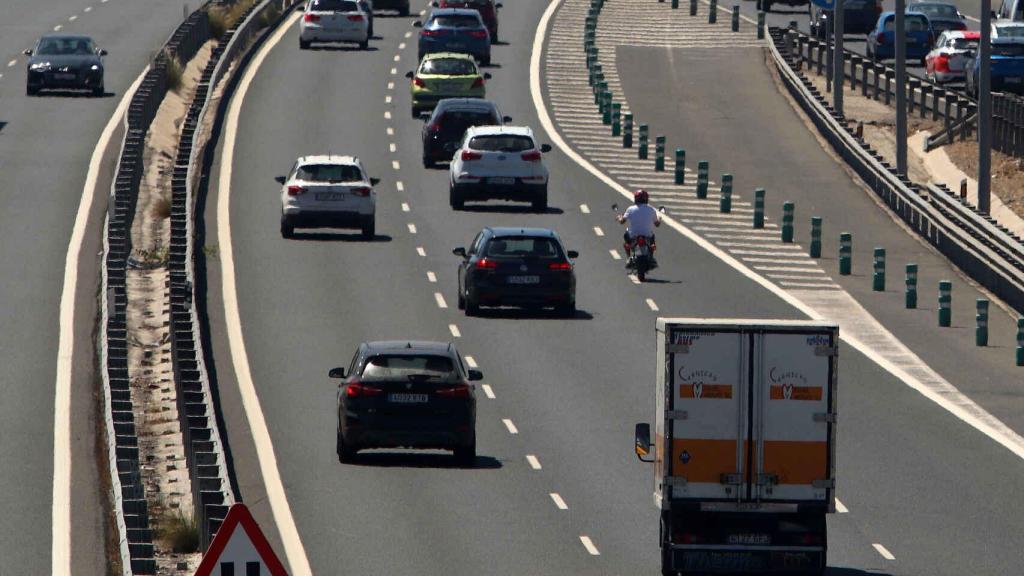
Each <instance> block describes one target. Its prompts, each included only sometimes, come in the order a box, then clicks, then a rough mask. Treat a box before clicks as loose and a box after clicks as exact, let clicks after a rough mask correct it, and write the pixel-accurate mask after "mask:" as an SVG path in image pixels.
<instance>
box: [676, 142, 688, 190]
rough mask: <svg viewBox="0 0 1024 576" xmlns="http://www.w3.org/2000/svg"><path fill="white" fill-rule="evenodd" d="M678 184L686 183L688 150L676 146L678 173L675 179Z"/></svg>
mask: <svg viewBox="0 0 1024 576" xmlns="http://www.w3.org/2000/svg"><path fill="white" fill-rule="evenodd" d="M674 182H675V183H676V184H680V185H682V184H685V183H686V150H683V149H682V148H676V173H675V180H674Z"/></svg>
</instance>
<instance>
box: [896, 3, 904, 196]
mask: <svg viewBox="0 0 1024 576" xmlns="http://www.w3.org/2000/svg"><path fill="white" fill-rule="evenodd" d="M906 4H907V3H906V0H896V30H895V33H896V38H894V39H893V41H894V42H895V45H896V171H897V172H898V173H900V174H901V175H903V176H906V175H907V30H906V22H905V19H904V17H903V16H904V13H905V12H906V11H907V6H906Z"/></svg>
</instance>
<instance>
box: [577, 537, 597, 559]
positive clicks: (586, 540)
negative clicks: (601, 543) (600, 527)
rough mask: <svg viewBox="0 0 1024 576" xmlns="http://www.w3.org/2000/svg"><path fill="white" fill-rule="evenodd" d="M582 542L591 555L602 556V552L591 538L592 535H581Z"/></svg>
mask: <svg viewBox="0 0 1024 576" xmlns="http://www.w3.org/2000/svg"><path fill="white" fill-rule="evenodd" d="M580 542H582V543H583V547H584V548H586V549H587V552H590V555H591V556H600V555H601V552H600V551H599V550H598V549H597V546H594V542H593V541H592V540H591V539H590V536H580Z"/></svg>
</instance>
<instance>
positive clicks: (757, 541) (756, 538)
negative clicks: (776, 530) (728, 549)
mask: <svg viewBox="0 0 1024 576" xmlns="http://www.w3.org/2000/svg"><path fill="white" fill-rule="evenodd" d="M771 542H772V539H771V536H769V535H768V534H730V535H729V544H747V545H752V546H767V545H768V544H771Z"/></svg>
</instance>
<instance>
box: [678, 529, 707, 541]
mask: <svg viewBox="0 0 1024 576" xmlns="http://www.w3.org/2000/svg"><path fill="white" fill-rule="evenodd" d="M679 539H680V540H681V541H682V543H683V544H700V543H701V542H703V541H704V539H703V538H701V536H700V534H695V533H693V532H683V533H682V534H680V535H679Z"/></svg>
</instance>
